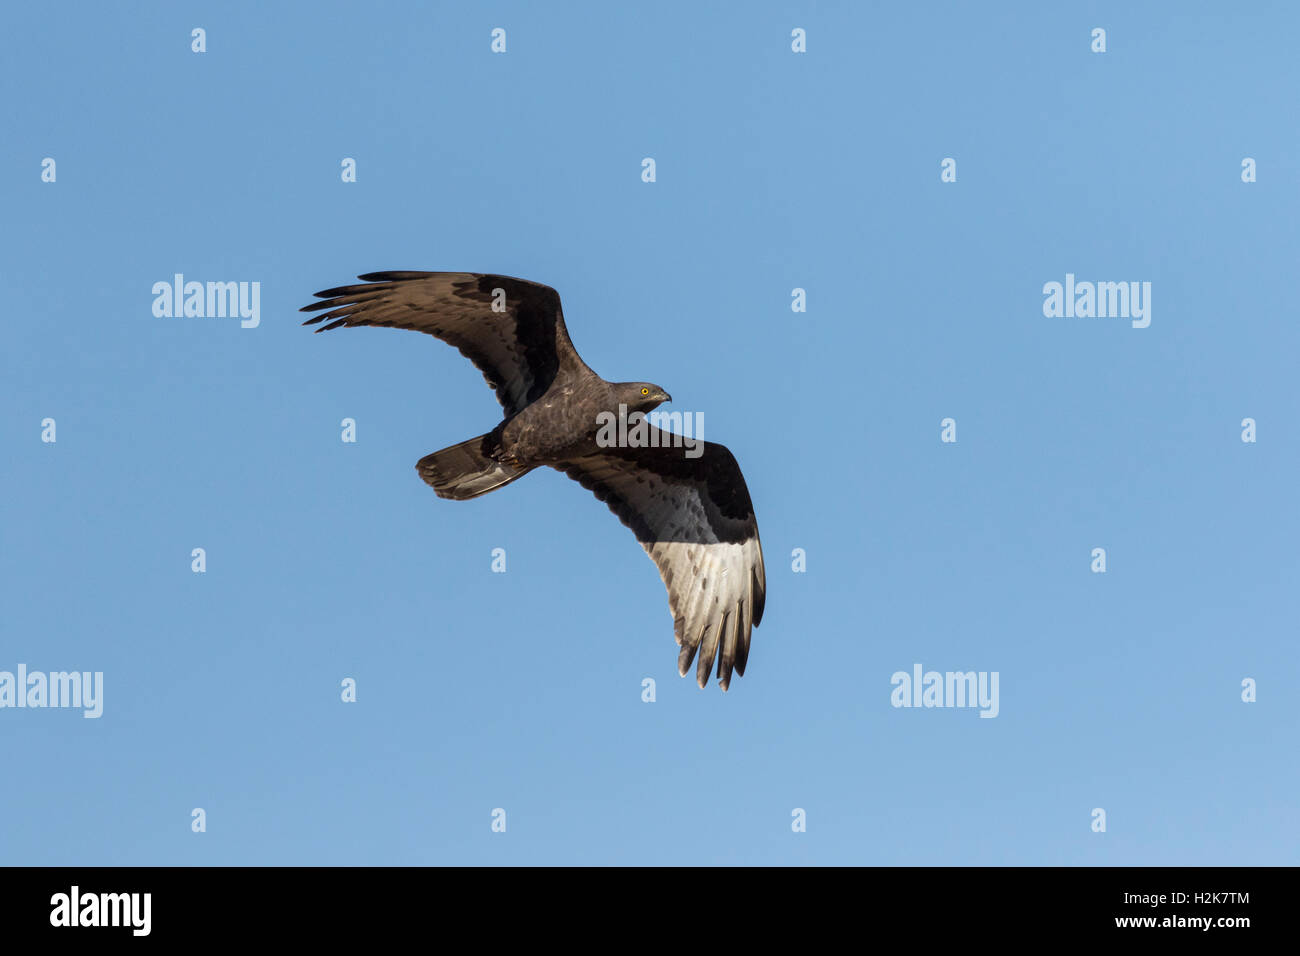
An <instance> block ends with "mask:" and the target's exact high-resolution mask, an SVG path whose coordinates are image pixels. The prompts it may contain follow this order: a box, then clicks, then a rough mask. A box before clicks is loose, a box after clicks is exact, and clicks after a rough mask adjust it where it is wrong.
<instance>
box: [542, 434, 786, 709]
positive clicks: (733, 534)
mask: <svg viewBox="0 0 1300 956" xmlns="http://www.w3.org/2000/svg"><path fill="white" fill-rule="evenodd" d="M649 432H651V433H655V432H657V433H658V436H659V437H658V438H657V439H653V438H652V439H651V444H653V443H654V441H655V440H657V441H658V443H659V445H661V446H665V445H668V444H669V441H670V439H671V433H669V432H664V431H661V430H659V429H657V428H650V429H649ZM701 447H702V448H703V452H702V454H700V455H699V457H696V458H688V457H686V455H685V451H686V449H684V448H671V447H658V448H655V447H643V448H606V449H601V451H600V452H599V453H596V454H593V455H588V456H586V457H583V458H577V459H574V460H571V461H567V462H564V463H563V464H561V465H557V466H556V467H557V468H559V469H560V470H561V471H563V472H564V473H565V474H566V475H568V476H569V477H570V478H573V479H574V480H576V481H577V482H579V483H580V484H581V485H582V486H583V487H584V488H588V489H590V490H591V491H593V492H595V494H596V497H597V498H599V499H600V500H601V501H603V502H605V503H606V504H607V505H609V509H610V510H611V511H612V512H614V514H616V515H618V517H619V519H620V520H621V521H622V522H623V523H624V524H625V525H627V526H628V527H629V528H631V529H632V531H633V532H634V533H635V534H636V538H637V540H638V541H640V542H641V546H642V547H643V548H645V550H646V553H647V554H649V555H650V557H651V559H653V560H654V563H655V564H656V565H658V567H659V574H660V575H661V576H662V577H663V579H664V585H665V586H666V587H667V588H668V606H669V609H670V610H671V611H672V615H673V632H674V634H675V636H676V638H677V643H678V644H679V645H680V646H681V651H680V652H679V653H678V656H677V671H678V673H679V674H681V675H682V676H685V675H686V671H687V669H689V668H690V666H691V661H692V660H693V659H694V658H695V655H696V652H697V651H698V652H699V663H698V665H697V667H696V670H695V679H696V681H697V683H698V684H699V685H700V686H701V687H703V686H704V685H705V684H707V683H708V680H709V671H710V669H711V668H712V667H713V661H714V657H715V655H716V657H717V662H718V669H717V676H718V682H719V684H720V686H721V687H722V689H723V690H726V689H727V687H728V686H729V685H730V684H731V672H732V668H733V667H734V668H735V671H736V673H737V674H741V675H743V674H744V673H745V663H746V661H748V659H749V639H750V633H751V631H752V629H753V628H754V627H756V626H757V625H758V623H759V622H760V621H761V620H762V619H763V602H764V595H765V593H766V590H767V579H766V577H765V575H764V573H763V547H762V545H761V544H760V542H759V540H758V522H757V521H756V520H755V518H754V506H753V503H752V502H751V501H750V498H749V489H748V488H746V487H745V478H744V476H743V475H742V474H741V473H740V466H739V465H738V464H736V459H735V457H734V456H733V455H732V454H731V452H730V451H728V450H727V448H726V447H725V446H723V445H717V444H714V443H713V442H702V443H701ZM696 450H697V451H698V448H697V449H696Z"/></svg>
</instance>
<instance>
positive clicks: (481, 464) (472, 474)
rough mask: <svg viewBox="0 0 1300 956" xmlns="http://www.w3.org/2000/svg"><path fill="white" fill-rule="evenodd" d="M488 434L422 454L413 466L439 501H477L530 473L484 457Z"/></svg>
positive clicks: (530, 469) (526, 469)
mask: <svg viewBox="0 0 1300 956" xmlns="http://www.w3.org/2000/svg"><path fill="white" fill-rule="evenodd" d="M490 434H491V433H490V432H489V433H488V435H479V436H478V437H477V438H471V439H470V440H469V441H463V442H461V443H460V444H459V445H452V446H451V447H450V448H444V449H442V451H435V452H434V453H433V454H432V455H425V456H424V457H423V458H421V459H420V460H419V461H418V462H417V463H416V465H415V469H416V471H418V472H419V473H420V477H421V478H423V479H424V480H425V481H426V482H427V483H428V484H430V485H432V486H433V490H434V491H436V492H437V493H438V497H439V498H451V499H453V500H455V501H465V500H467V499H469V498H477V497H478V496H479V495H485V494H487V493H488V492H489V491H494V490H496V489H497V488H500V487H501V486H502V485H508V484H510V482H512V481H514V480H515V479H517V478H522V477H523V476H524V475H526V474H528V473H529V472H530V471H532V470H533V469H532V468H530V467H529V468H520V467H518V466H515V465H507V464H503V463H502V462H499V461H497V460H496V459H494V458H492V457H491V456H490V455H488V454H487V451H486V448H487V439H488V437H489V435H490Z"/></svg>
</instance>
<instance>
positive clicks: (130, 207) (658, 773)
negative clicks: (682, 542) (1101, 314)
mask: <svg viewBox="0 0 1300 956" xmlns="http://www.w3.org/2000/svg"><path fill="white" fill-rule="evenodd" d="M611 6H613V5H608V4H598V3H590V4H576V3H574V4H566V3H554V4H536V3H487V4H461V3H438V4H434V3H424V4H415V3H406V4H398V3H370V4H354V3H313V4H297V3H271V4H262V3H234V4H225V3H222V4H217V3H204V4H198V3H195V4H182V3H139V4H131V5H130V6H129V9H128V8H119V7H117V6H115V5H103V6H101V5H93V4H66V5H57V4H56V5H49V4H44V5H38V6H29V7H24V6H16V7H13V8H11V9H8V10H7V11H6V14H5V21H6V23H5V29H4V30H3V31H0V64H2V65H0V81H2V82H3V89H2V91H0V93H2V96H0V101H2V102H3V104H4V111H5V122H4V137H3V140H4V142H3V147H2V148H0V219H2V220H3V228H2V229H0V244H2V245H3V250H2V251H3V256H2V257H0V263H2V266H0V268H2V269H3V281H4V288H5V298H6V303H5V316H6V318H5V321H4V332H5V335H4V346H3V350H0V410H2V414H0V447H3V450H4V454H3V456H2V457H0V606H2V607H3V613H2V614H0V670H10V671H12V670H14V669H15V668H16V667H17V665H18V664H19V663H23V664H26V665H27V667H28V668H29V669H30V670H41V671H53V670H74V669H75V670H89V671H103V672H104V682H105V700H104V714H103V717H102V718H100V719H98V720H87V719H83V718H82V716H81V714H80V712H79V711H71V710H8V709H6V710H0V766H2V767H3V772H0V862H3V863H16V864H334V863H343V864H362V863H366V864H439V863H456V864H545V863H561V864H674V863H690V864H729V863H736V864H773V863H775V864H858V863H863V864H904V865H911V864H940V863H956V864H985V863H987V864H1084V865H1091V864H1265V863H1267V864H1295V863H1296V862H1297V858H1298V856H1300V854H1297V845H1298V843H1300V822H1298V820H1300V818H1298V816H1297V802H1298V801H1300V797H1297V794H1298V793H1300V760H1298V759H1297V756H1298V755H1297V728H1298V726H1300V721H1298V719H1297V718H1298V717H1300V705H1298V704H1297V697H1296V693H1295V691H1296V688H1297V686H1298V685H1300V666H1298V655H1297V646H1296V634H1297V613H1298V611H1300V608H1298V607H1297V603H1298V602H1297V589H1296V580H1297V575H1298V574H1300V556H1298V555H1297V548H1296V541H1297V538H1298V536H1300V513H1298V509H1297V494H1296V489H1297V471H1298V470H1300V454H1298V453H1297V447H1298V445H1297V443H1298V442H1300V403H1298V402H1297V356H1298V354H1300V331H1298V326H1297V318H1298V316H1297V298H1296V282H1297V280H1296V275H1297V268H1296V267H1297V255H1298V253H1300V236H1298V235H1297V225H1296V224H1297V222H1298V221H1300V202H1298V201H1297V196H1298V191H1297V187H1298V185H1300V122H1298V119H1300V116H1298V115H1297V114H1298V112H1300V110H1298V108H1297V102H1298V101H1297V83H1298V82H1300V61H1298V60H1297V57H1296V53H1295V46H1294V38H1295V35H1296V31H1297V28H1298V27H1300V13H1297V12H1296V9H1295V7H1294V5H1292V4H1285V3H1277V4H1270V3H1262V4H1250V5H1247V6H1236V7H1232V8H1231V12H1230V13H1228V12H1216V10H1215V7H1216V6H1218V7H1222V6H1223V5H1211V4H1196V3H1178V4H1142V5H1139V6H1140V9H1136V8H1134V5H1132V4H1126V3H1108V4H1076V5H1072V8H1070V9H1066V5H1063V4H1030V3H1020V4H999V5H989V4H979V5H976V4H967V3H952V4H913V3H908V4H901V3H900V4H875V3H873V4H856V3H855V4H850V3H843V4H833V3H821V2H818V3H812V2H802V3H764V4H744V5H741V4H731V5H724V4H687V3H654V4H628V5H619V6H620V9H611ZM1224 9H1225V10H1226V9H1227V8H1224ZM195 27H202V28H204V29H205V30H206V31H207V52H206V53H203V54H201V55H200V54H196V53H193V52H191V48H190V47H191V34H190V31H191V30H192V29H193V28H195ZM495 27H501V28H504V29H505V30H506V31H507V52H506V53H505V54H504V55H502V54H493V53H492V52H491V50H490V43H491V36H490V34H491V31H492V29H493V28H495ZM796 27H800V28H803V29H805V30H806V31H807V37H808V39H807V46H808V51H807V53H805V54H795V53H793V52H791V48H790V44H791V39H790V34H791V30H792V29H794V28H796ZM1094 27H1103V28H1105V29H1106V31H1107V47H1108V49H1107V52H1106V53H1105V54H1095V53H1093V52H1091V49H1090V46H1091V36H1090V34H1091V31H1092V29H1093V28H1094ZM45 157H51V158H54V159H55V160H56V162H57V181H56V182H54V183H44V182H42V181H41V161H42V159H44V158H45ZM344 157H352V158H354V159H355V160H356V162H357V178H358V181H357V182H356V183H354V184H345V183H343V182H341V178H340V163H341V161H342V159H343V158H344ZM645 157H653V158H654V159H655V160H656V163H657V182H654V183H653V184H647V183H644V182H642V180H641V161H642V159H643V158H645ZM945 157H952V158H954V159H955V160H956V161H957V182H955V183H951V184H946V183H942V182H940V163H941V161H942V160H943V159H944V158H945ZM1245 157H1252V158H1254V159H1255V160H1256V162H1257V166H1258V182H1256V183H1253V184H1246V183H1243V182H1242V180H1241V162H1242V159H1243V158H1245ZM386 269H426V270H466V271H482V272H498V273H504V274H507V275H515V276H520V277H524V278H528V279H533V280H537V281H540V282H544V283H546V284H548V285H552V286H554V287H555V288H556V289H558V290H559V292H560V294H561V296H562V297H563V302H564V308H565V315H566V318H567V322H568V326H569V330H570V332H571V334H572V337H573V339H574V342H575V343H576V345H577V347H578V349H579V350H580V351H581V353H582V355H583V356H584V358H585V359H586V360H587V362H588V363H589V364H590V365H591V366H592V367H593V368H595V369H596V370H597V371H598V372H600V373H601V374H602V375H603V376H605V377H606V378H608V379H612V380H620V379H648V380H650V381H653V382H657V383H659V384H662V385H663V386H664V387H666V388H667V389H668V390H669V391H670V392H672V394H673V396H674V399H675V402H674V405H673V406H670V407H673V408H677V409H684V410H688V411H698V412H702V413H703V414H704V417H705V422H706V433H705V434H706V437H707V438H709V439H711V440H714V441H720V442H723V443H725V444H726V445H728V446H729V447H730V448H731V449H732V450H733V452H734V453H735V454H736V456H737V458H738V459H739V461H740V463H741V465H742V467H743V469H744V473H745V476H746V479H747V481H748V485H749V488H750V491H751V493H752V496H753V499H754V502H755V506H756V509H757V513H758V518H759V526H760V529H761V532H762V538H763V543H764V545H765V551H766V559H767V580H768V600H767V613H766V617H765V618H764V620H763V624H762V626H761V627H760V628H759V629H757V630H756V631H755V633H754V643H753V653H752V656H751V658H750V662H749V668H748V672H747V673H746V675H745V676H744V677H743V678H737V679H736V680H735V681H734V682H733V684H732V689H731V691H730V692H728V693H727V694H725V695H724V694H722V693H720V692H719V691H718V689H717V687H716V684H714V683H711V684H710V686H709V687H708V689H707V690H704V691H701V690H699V689H698V688H697V687H696V686H695V683H694V681H693V680H692V679H686V680H683V679H679V678H678V677H677V676H676V669H675V663H676V646H675V645H674V643H673V640H672V621H671V617H670V615H669V612H668V607H667V600H666V595H665V592H664V589H663V585H662V584H661V583H660V581H659V579H658V576H657V573H656V571H655V568H654V566H653V565H652V564H651V563H650V561H649V560H648V559H647V558H646V556H645V554H644V553H643V552H642V550H641V548H640V547H639V546H638V545H637V544H636V541H635V539H634V538H633V536H632V534H631V533H630V532H629V531H628V530H627V529H626V528H624V527H623V526H621V525H620V524H619V523H618V521H617V520H616V519H615V518H614V517H613V516H612V515H611V514H610V513H609V512H608V511H607V510H606V508H605V506H604V505H602V504H600V503H599V502H597V501H596V500H595V499H594V497H593V496H592V495H591V494H589V493H588V492H586V491H584V490H583V489H582V488H581V487H579V486H578V485H577V484H576V483H574V482H571V481H569V480H568V479H566V478H564V477H563V476H561V475H559V474H558V473H556V472H552V471H549V470H546V471H541V472H535V473H533V474H532V475H530V476H528V477H527V478H526V479H525V480H523V481H520V482H518V483H516V484H514V485H512V486H510V487H509V488H507V489H504V490H502V491H500V492H497V493H494V494H491V495H489V496H486V497H484V498H481V499H479V500H476V501H473V502H469V503H458V502H449V501H443V500H441V499H438V498H437V497H436V496H435V495H434V494H433V491H432V489H430V488H428V487H427V486H426V485H424V484H423V483H422V482H421V481H420V479H419V478H418V476H417V475H416V473H415V470H414V464H415V462H416V461H417V460H418V459H419V458H420V457H421V456H423V455H425V454H427V453H429V452H432V451H435V450H437V449H439V448H442V447H444V446H447V445H451V444H454V443H456V442H459V441H462V440H464V439H466V438H469V437H472V436H474V435H477V434H480V433H482V432H484V431H487V430H488V429H489V428H491V427H492V426H493V425H495V424H496V422H497V421H498V420H499V408H498V406H497V405H496V402H495V400H494V399H493V396H492V394H491V392H490V391H489V390H488V389H487V387H486V386H485V385H484V383H483V381H482V378H481V376H480V375H479V373H478V372H477V371H475V370H474V369H473V367H472V366H470V365H469V363H468V362H467V361H466V360H464V359H463V358H462V357H461V356H460V355H459V354H457V353H456V351H455V350H454V349H452V348H450V347H448V346H446V345H444V344H442V343H440V342H437V341H435V340H433V339H431V338H427V337H424V336H419V335H416V334H415V333H409V332H399V331H393V330H382V329H360V330H339V331H336V332H331V333H327V334H324V335H319V336H313V335H312V334H310V332H309V330H307V329H304V328H301V327H300V326H299V322H300V320H301V319H302V318H303V316H300V315H299V314H298V312H297V311H296V310H297V308H298V307H299V306H301V305H303V304H305V303H306V302H308V301H309V300H310V296H311V293H312V292H314V291H316V290H318V289H324V288H327V287H330V286H334V285H339V284H344V283H347V282H348V281H349V280H351V279H352V277H353V276H355V275H357V274H358V273H363V272H369V271H374V270H386ZM177 272H180V273H184V274H185V276H186V277H187V278H188V279H196V280H200V281H208V280H213V281H248V282H253V281H256V282H260V283H261V324H260V326H259V327H258V328H255V329H243V328H241V327H240V324H239V321H238V319H229V318H226V319H221V318H214V319H200V318H189V319H184V318H182V319H166V318H155V317H154V315H153V313H152V304H153V294H152V292H151V288H152V286H153V284H154V283H155V282H158V281H170V280H171V278H172V276H173V274H174V273H177ZM1066 273H1074V274H1075V275H1076V276H1077V277H1078V278H1079V279H1081V280H1083V279H1090V280H1114V281H1121V280H1122V281H1148V282H1151V283H1152V303H1151V304H1152V321H1151V325H1150V327H1149V328H1146V329H1134V328H1132V327H1130V325H1129V323H1128V322H1127V321H1125V320H1122V319H1095V318H1094V319H1083V318H1080V319H1064V318H1057V319H1049V318H1046V317H1044V315H1043V293H1042V287H1043V284H1044V283H1046V282H1050V281H1058V282H1059V281H1063V280H1064V277H1065V275H1066ZM796 287H798V288H803V289H805V290H807V312H806V313H803V314H796V313H794V312H792V311H791V305H790V304H791V290H792V289H794V288H796ZM47 417H50V418H54V419H55V420H56V422H57V442H56V443H54V444H48V443H44V442H42V440H41V424H40V423H41V420H42V419H44V418H47ZM347 417H350V418H354V419H355V420H356V422H357V441H356V443H355V444H345V443H343V442H342V441H341V440H340V432H341V427H340V422H341V421H342V419H344V418H347ZM948 417H951V418H953V419H955V420H956V422H957V439H958V440H957V442H956V443H955V444H944V443H942V442H941V441H940V422H941V420H942V419H944V418H948ZM1246 417H1250V418H1254V419H1255V420H1256V422H1257V423H1258V425H1257V427H1258V441H1257V442H1256V443H1254V444H1248V443H1243V442H1242V440H1241V432H1242V427H1241V422H1242V419H1243V418H1246ZM197 547H201V548H204V549H206V553H207V571H206V572H205V573H203V574H195V573H193V572H192V571H191V565H190V563H191V557H190V554H191V550H192V549H193V548H197ZM498 547H499V548H505V549H506V553H507V562H508V563H507V567H508V570H507V572H506V573H505V574H494V573H492V571H491V552H492V549H493V548H498ZM1096 547H1103V548H1105V549H1106V551H1107V571H1106V573H1105V574H1095V573H1092V571H1091V569H1090V565H1091V563H1092V556H1091V554H1092V549H1093V548H1096ZM796 548H802V549H804V550H805V552H806V554H807V571H806V573H795V572H794V571H792V568H791V554H792V551H793V550H794V549H796ZM916 663H920V664H922V665H923V666H924V667H925V668H926V669H927V670H929V669H935V670H940V671H946V670H976V671H997V672H998V673H999V675H1000V696H1001V700H1000V705H1001V712H1000V714H999V716H998V717H997V718H996V719H980V718H979V717H978V716H977V712H976V711H975V710H970V709H965V710H963V709H931V710H925V709H896V708H894V707H891V705H890V693H891V689H892V688H891V685H890V677H891V675H892V674H893V673H894V672H895V671H899V670H904V671H910V670H911V669H912V667H913V665H914V664H916ZM346 677H352V678H354V679H355V680H356V681H357V696H358V700H357V702H356V703H354V704H345V703H343V702H342V701H341V700H340V682H341V681H342V680H343V679H344V678H346ZM647 677H649V678H653V679H654V680H655V681H656V682H657V700H656V702H654V703H653V704H650V703H644V702H642V699H641V687H642V685H641V682H642V680H643V679H644V678H647ZM1246 678H1252V679H1254V680H1255V681H1257V683H1258V701H1257V702H1256V703H1244V702H1243V701H1242V700H1241V694H1242V686H1241V683H1242V681H1243V680H1244V679H1246ZM196 807H201V808H203V809H204V810H205V811H206V814H207V832H206V833H194V832H191V811H192V810H193V809H194V808H196ZM498 807H500V808H504V809H505V810H506V813H507V830H506V832H505V833H504V834H502V833H493V832H492V830H491V814H492V811H493V809H494V808H498ZM1097 807H1100V808H1104V809H1105V811H1106V813H1107V830H1106V832H1105V833H1095V832H1093V830H1092V827H1091V824H1092V816H1091V814H1092V810H1093V808H1097ZM795 808H802V809H804V810H805V811H806V814H807V832H806V833H795V832H792V828H791V813H792V811H793V810H794V809H795Z"/></svg>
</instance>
